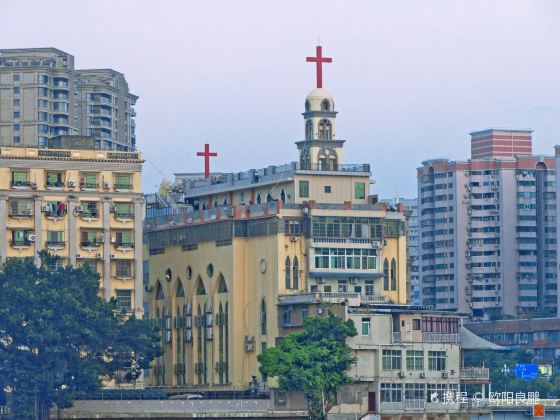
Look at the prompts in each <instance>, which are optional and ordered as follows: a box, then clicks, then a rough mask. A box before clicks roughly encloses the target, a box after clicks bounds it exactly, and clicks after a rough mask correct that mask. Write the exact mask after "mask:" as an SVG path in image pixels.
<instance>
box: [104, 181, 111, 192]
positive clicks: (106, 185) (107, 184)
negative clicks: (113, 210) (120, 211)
mask: <svg viewBox="0 0 560 420" xmlns="http://www.w3.org/2000/svg"><path fill="white" fill-rule="evenodd" d="M109 187H110V185H109V183H108V182H104V183H103V189H105V190H108V189H109Z"/></svg>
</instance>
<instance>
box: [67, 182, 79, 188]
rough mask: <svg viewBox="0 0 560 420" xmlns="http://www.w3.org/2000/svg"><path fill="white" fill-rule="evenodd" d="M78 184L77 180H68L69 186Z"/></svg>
mask: <svg viewBox="0 0 560 420" xmlns="http://www.w3.org/2000/svg"><path fill="white" fill-rule="evenodd" d="M76 185H78V183H77V182H76V181H68V186H69V187H75V186H76Z"/></svg>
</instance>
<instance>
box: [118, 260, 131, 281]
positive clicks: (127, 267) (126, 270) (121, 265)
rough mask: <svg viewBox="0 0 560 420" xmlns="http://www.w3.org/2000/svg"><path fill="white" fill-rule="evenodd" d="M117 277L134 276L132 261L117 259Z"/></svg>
mask: <svg viewBox="0 0 560 420" xmlns="http://www.w3.org/2000/svg"><path fill="white" fill-rule="evenodd" d="M117 277H132V261H129V260H120V261H117Z"/></svg>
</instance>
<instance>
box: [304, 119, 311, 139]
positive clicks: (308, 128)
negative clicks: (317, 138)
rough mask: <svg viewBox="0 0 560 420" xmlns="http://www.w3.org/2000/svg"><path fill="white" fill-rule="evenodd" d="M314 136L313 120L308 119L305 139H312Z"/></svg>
mask: <svg viewBox="0 0 560 420" xmlns="http://www.w3.org/2000/svg"><path fill="white" fill-rule="evenodd" d="M312 138H313V121H311V120H307V122H306V123H305V139H306V140H311V139H312Z"/></svg>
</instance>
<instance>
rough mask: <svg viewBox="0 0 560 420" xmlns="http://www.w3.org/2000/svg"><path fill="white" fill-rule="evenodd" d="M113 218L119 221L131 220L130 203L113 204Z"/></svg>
mask: <svg viewBox="0 0 560 420" xmlns="http://www.w3.org/2000/svg"><path fill="white" fill-rule="evenodd" d="M115 217H117V218H119V219H132V203H123V202H116V203H115Z"/></svg>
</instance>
